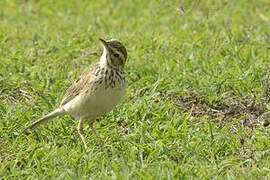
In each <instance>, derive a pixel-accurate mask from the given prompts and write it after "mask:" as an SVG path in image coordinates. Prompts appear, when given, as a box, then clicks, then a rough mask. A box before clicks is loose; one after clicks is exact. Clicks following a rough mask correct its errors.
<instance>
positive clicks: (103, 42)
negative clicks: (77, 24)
mask: <svg viewBox="0 0 270 180" xmlns="http://www.w3.org/2000/svg"><path fill="white" fill-rule="evenodd" d="M99 40H100V41H101V42H102V44H103V45H104V47H105V48H106V49H108V42H107V41H105V40H104V39H102V38H99Z"/></svg>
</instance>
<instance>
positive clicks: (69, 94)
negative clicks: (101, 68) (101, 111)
mask: <svg viewBox="0 0 270 180" xmlns="http://www.w3.org/2000/svg"><path fill="white" fill-rule="evenodd" d="M97 68H98V65H97V64H95V65H93V66H92V67H91V68H90V69H88V70H86V71H85V72H84V73H82V75H81V76H80V77H79V78H78V79H77V80H76V81H75V82H74V83H73V84H72V85H71V86H70V87H69V88H68V89H67V91H66V94H65V95H64V97H63V100H62V102H61V105H60V106H63V105H65V104H66V103H68V102H70V101H71V100H72V99H74V98H75V97H76V96H78V95H79V94H80V93H81V92H83V90H84V89H85V88H86V87H87V88H91V87H90V86H92V85H93V83H92V82H93V81H94V80H95V78H94V76H95V71H96V69H97Z"/></svg>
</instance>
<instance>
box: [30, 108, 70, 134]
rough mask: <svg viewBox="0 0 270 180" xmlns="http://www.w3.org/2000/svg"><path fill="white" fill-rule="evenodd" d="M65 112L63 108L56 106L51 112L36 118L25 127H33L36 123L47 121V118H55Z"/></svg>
mask: <svg viewBox="0 0 270 180" xmlns="http://www.w3.org/2000/svg"><path fill="white" fill-rule="evenodd" d="M63 114H65V110H64V109H63V108H58V109H56V110H54V111H53V112H51V113H49V114H47V115H45V116H43V117H42V118H40V119H38V120H36V121H35V122H34V123H33V124H31V125H30V126H29V127H28V128H27V129H34V128H35V127H37V126H38V125H40V124H42V123H45V122H47V121H48V120H50V119H52V118H55V117H57V116H60V115H63Z"/></svg>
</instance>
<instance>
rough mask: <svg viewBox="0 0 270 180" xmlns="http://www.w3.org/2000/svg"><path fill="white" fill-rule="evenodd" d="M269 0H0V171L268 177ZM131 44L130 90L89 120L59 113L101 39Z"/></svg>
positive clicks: (7, 174)
mask: <svg viewBox="0 0 270 180" xmlns="http://www.w3.org/2000/svg"><path fill="white" fill-rule="evenodd" d="M269 9H270V3H269V1H268V0H249V1H247V0H237V1H236V0H235V1H227V0H220V1H214V0H205V1H199V0H196V1H188V0H185V1H183V0H174V1H173V0H172V1H168V0H156V1H154V0H153V1H146V0H145V1H143V0H126V1H118V0H112V1H109V0H99V1H94V0H91V1H90V0H89V1H86V0H58V1H53V0H47V1H46V0H40V1H37V0H17V1H15V0H1V1H0V179H2V178H3V179H56V178H57V179H89V178H91V179H190V178H194V179H210V178H211V179H212V178H215V179H239V178H240V179H251V178H252V179H268V178H270V140H269V136H270V129H269V126H268V127H267V126H266V125H265V126H263V125H262V119H261V118H260V116H261V114H263V113H264V112H267V111H269V110H270V73H269V68H270V11H269ZM99 37H103V38H106V39H110V38H117V39H120V40H121V41H122V42H123V43H124V44H125V45H126V47H127V49H128V56H129V57H128V62H127V66H126V72H127V75H128V89H127V94H126V96H125V98H124V99H123V101H122V103H121V104H119V106H117V108H116V109H115V110H114V111H113V112H111V113H109V114H107V115H106V116H104V117H102V118H101V119H99V120H98V121H97V122H96V123H95V127H96V129H97V132H98V133H99V135H100V136H101V141H99V140H98V139H97V138H96V137H95V135H94V134H93V133H92V132H91V130H90V129H88V128H87V126H85V131H86V136H87V143H88V145H89V147H88V149H87V151H85V150H84V147H83V144H82V143H81V141H80V139H79V136H78V134H77V131H76V127H77V123H78V122H77V121H75V120H73V119H72V118H70V117H69V116H64V117H61V118H56V119H55V120H54V121H50V122H49V123H47V124H45V125H42V126H40V127H39V128H38V129H36V130H35V131H34V132H33V133H32V134H30V135H25V134H23V133H22V131H23V130H24V128H25V127H26V126H27V125H29V124H30V122H31V121H33V120H35V119H36V118H38V117H40V116H42V115H44V114H46V113H48V112H50V111H52V110H53V109H54V108H56V107H57V106H58V105H59V103H60V101H61V99H62V97H63V95H64V93H65V90H66V89H67V87H68V86H69V85H70V84H71V83H72V82H73V81H74V80H75V79H76V78H77V77H78V76H79V75H80V73H81V72H82V71H83V70H84V69H86V68H87V67H89V66H90V64H92V63H94V62H97V61H98V59H99V56H100V54H101V51H102V45H101V43H100V42H99V40H98V38H99Z"/></svg>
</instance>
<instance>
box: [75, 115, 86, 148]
mask: <svg viewBox="0 0 270 180" xmlns="http://www.w3.org/2000/svg"><path fill="white" fill-rule="evenodd" d="M77 130H78V133H79V135H80V138H81V140H82V142H83V144H84V147H85V149H87V144H86V141H85V138H84V131H83V118H82V117H81V118H80V121H79V124H78V127H77Z"/></svg>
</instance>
